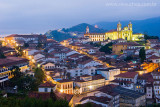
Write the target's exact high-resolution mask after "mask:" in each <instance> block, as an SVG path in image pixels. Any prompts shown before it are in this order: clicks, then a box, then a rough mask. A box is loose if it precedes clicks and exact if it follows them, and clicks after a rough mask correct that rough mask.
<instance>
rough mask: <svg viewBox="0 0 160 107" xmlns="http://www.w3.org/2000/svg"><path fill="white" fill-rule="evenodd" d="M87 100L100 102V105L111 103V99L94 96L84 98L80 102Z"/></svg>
mask: <svg viewBox="0 0 160 107" xmlns="http://www.w3.org/2000/svg"><path fill="white" fill-rule="evenodd" d="M87 99H90V100H93V101H97V102H100V103H103V104H109V102H110V101H111V99H110V98H108V97H96V96H89V97H84V98H82V99H81V100H80V101H84V100H87Z"/></svg>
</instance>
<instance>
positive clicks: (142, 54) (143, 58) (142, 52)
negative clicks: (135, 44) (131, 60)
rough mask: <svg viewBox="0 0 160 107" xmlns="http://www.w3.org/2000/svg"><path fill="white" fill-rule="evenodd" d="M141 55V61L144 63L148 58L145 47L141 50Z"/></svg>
mask: <svg viewBox="0 0 160 107" xmlns="http://www.w3.org/2000/svg"><path fill="white" fill-rule="evenodd" d="M139 57H140V59H141V63H143V62H144V60H145V59H146V52H145V49H144V47H143V48H141V49H140V51H139Z"/></svg>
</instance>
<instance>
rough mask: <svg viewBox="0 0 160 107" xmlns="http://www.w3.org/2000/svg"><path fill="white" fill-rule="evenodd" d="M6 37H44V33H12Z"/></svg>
mask: <svg viewBox="0 0 160 107" xmlns="http://www.w3.org/2000/svg"><path fill="white" fill-rule="evenodd" d="M7 37H24V38H36V37H45V38H46V35H38V34H28V35H20V34H12V35H9V36H7ZM7 37H6V38H7Z"/></svg>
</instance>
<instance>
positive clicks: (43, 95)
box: [28, 91, 73, 102]
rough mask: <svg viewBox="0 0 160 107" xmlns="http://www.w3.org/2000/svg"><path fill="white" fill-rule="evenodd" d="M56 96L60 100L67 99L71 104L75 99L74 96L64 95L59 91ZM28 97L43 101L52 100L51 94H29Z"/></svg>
mask: <svg viewBox="0 0 160 107" xmlns="http://www.w3.org/2000/svg"><path fill="white" fill-rule="evenodd" d="M55 94H56V97H57V98H58V99H60V98H63V99H66V100H67V101H68V102H70V101H71V99H72V98H73V95H70V94H64V93H60V92H57V91H55ZM28 96H29V97H32V98H39V99H40V98H41V99H43V100H46V99H49V98H50V92H29V94H28Z"/></svg>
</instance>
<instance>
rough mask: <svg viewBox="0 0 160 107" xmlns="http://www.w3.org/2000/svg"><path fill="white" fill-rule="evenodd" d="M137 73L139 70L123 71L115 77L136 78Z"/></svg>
mask: <svg viewBox="0 0 160 107" xmlns="http://www.w3.org/2000/svg"><path fill="white" fill-rule="evenodd" d="M137 74H138V73H137V72H126V73H121V74H119V75H116V76H115V77H121V78H134V77H135V76H136V75H137Z"/></svg>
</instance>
